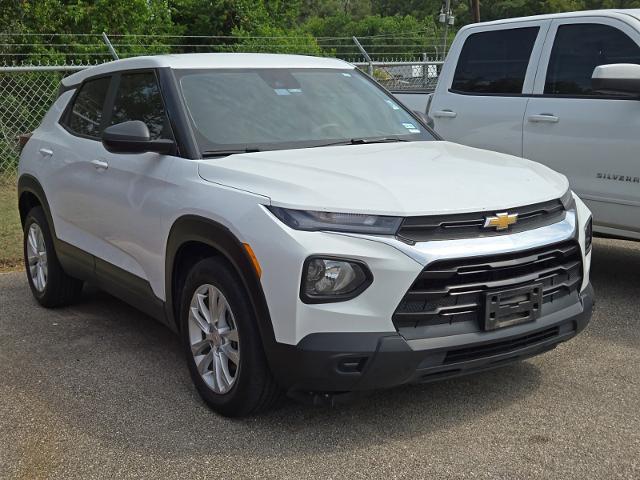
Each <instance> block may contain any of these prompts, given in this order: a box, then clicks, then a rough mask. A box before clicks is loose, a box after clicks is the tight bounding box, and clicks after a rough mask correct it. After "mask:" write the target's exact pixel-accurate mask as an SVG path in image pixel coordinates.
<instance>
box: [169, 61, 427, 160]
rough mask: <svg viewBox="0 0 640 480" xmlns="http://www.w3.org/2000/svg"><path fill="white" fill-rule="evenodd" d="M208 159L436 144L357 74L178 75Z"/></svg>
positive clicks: (314, 71)
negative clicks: (224, 155) (303, 150)
mask: <svg viewBox="0 0 640 480" xmlns="http://www.w3.org/2000/svg"><path fill="white" fill-rule="evenodd" d="M176 75H177V78H178V82H179V85H180V89H181V92H182V96H183V98H184V102H185V104H186V107H187V111H188V115H189V117H190V121H191V122H192V126H193V128H194V130H195V133H196V137H197V141H198V143H199V146H200V150H201V152H202V153H203V154H207V153H209V154H215V152H226V153H227V154H228V153H235V152H234V150H238V151H245V150H246V151H256V150H277V149H286V148H303V147H313V146H322V145H327V144H334V143H335V144H340V143H345V144H348V143H367V142H368V141H405V140H406V141H420V140H433V139H434V137H433V136H432V135H431V134H430V133H429V132H428V131H426V129H425V128H424V127H423V126H422V125H420V124H418V123H417V121H416V120H415V119H414V118H413V117H412V116H411V115H410V114H409V113H408V112H407V111H406V110H405V108H404V107H402V106H401V105H400V104H399V103H398V102H397V101H396V100H395V99H393V98H392V97H390V96H389V95H387V94H386V93H385V92H384V91H383V90H381V89H380V88H378V87H377V86H376V85H375V84H374V83H373V82H372V81H370V80H369V79H368V78H366V77H365V76H364V74H362V73H360V72H358V71H357V70H353V69H287V68H278V69H233V70H230V69H229V70H228V69H208V70H177V71H176Z"/></svg>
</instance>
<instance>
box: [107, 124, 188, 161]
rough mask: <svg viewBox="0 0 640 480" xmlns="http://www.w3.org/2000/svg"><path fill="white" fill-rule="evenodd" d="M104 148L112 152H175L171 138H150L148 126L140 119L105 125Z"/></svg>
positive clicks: (166, 153)
mask: <svg viewBox="0 0 640 480" xmlns="http://www.w3.org/2000/svg"><path fill="white" fill-rule="evenodd" d="M102 144H103V145H104V148H106V149H107V150H108V151H110V152H113V153H144V152H156V153H162V154H165V155H172V154H175V151H176V143H175V142H174V141H173V140H151V135H150V134H149V127H147V125H146V124H145V123H144V122H141V121H140V120H130V121H128V122H122V123H118V124H116V125H111V126H110V127H107V128H105V129H104V131H103V132H102Z"/></svg>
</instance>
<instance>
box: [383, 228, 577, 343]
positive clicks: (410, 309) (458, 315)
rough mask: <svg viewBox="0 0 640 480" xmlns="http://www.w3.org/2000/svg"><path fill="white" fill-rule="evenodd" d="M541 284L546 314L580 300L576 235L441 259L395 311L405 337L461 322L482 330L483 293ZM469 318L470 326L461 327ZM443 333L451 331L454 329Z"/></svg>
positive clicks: (543, 311) (398, 324)
mask: <svg viewBox="0 0 640 480" xmlns="http://www.w3.org/2000/svg"><path fill="white" fill-rule="evenodd" d="M534 283H537V284H541V285H542V290H543V305H542V314H543V315H545V314H548V313H551V312H553V311H555V310H556V309H558V308H563V307H564V306H566V305H567V302H568V301H577V297H578V292H579V289H580V286H581V284H582V254H581V252H580V247H579V245H578V243H577V242H575V241H573V240H571V241H567V242H564V243H560V244H555V245H550V246H546V247H544V248H539V249H535V250H528V251H524V252H518V253H516V254H505V255H494V256H487V257H472V258H466V259H455V260H441V261H436V262H434V263H432V264H431V265H428V266H427V267H426V268H425V269H424V270H423V271H422V272H421V273H420V275H419V276H418V278H417V279H416V280H415V281H414V283H413V285H412V286H411V288H410V289H409V291H408V292H407V293H406V294H405V296H404V298H403V299H402V301H401V302H400V305H399V306H398V308H397V309H396V311H395V313H394V315H393V323H394V325H395V327H396V329H397V330H398V332H400V333H401V334H402V335H403V336H404V337H405V338H407V339H414V338H425V337H430V336H438V335H437V334H435V335H434V333H433V330H435V329H438V328H440V330H442V327H444V326H450V325H454V324H456V325H457V327H458V328H457V330H456V332H453V333H463V331H462V330H464V331H478V330H479V329H480V322H481V320H482V319H483V315H484V293H485V292H489V291H500V290H504V289H509V288H514V287H518V286H522V285H532V284H534ZM463 323H467V324H468V327H469V328H466V329H461V328H460V325H458V324H463ZM448 330H449V331H448V332H443V333H442V334H443V335H447V334H449V335H450V334H451V333H452V332H451V331H450V330H451V329H448Z"/></svg>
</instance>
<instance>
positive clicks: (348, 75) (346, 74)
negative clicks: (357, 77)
mask: <svg viewBox="0 0 640 480" xmlns="http://www.w3.org/2000/svg"><path fill="white" fill-rule="evenodd" d="M342 76H343V77H350V76H351V74H350V73H343V74H342Z"/></svg>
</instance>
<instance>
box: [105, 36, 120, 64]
mask: <svg viewBox="0 0 640 480" xmlns="http://www.w3.org/2000/svg"><path fill="white" fill-rule="evenodd" d="M102 40H104V43H106V44H107V48H108V49H109V53H110V54H111V56H112V57H113V59H114V60H119V59H120V58H119V57H118V54H117V53H116V49H115V48H113V45H112V44H111V40H109V37H107V34H106V33H105V32H102Z"/></svg>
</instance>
